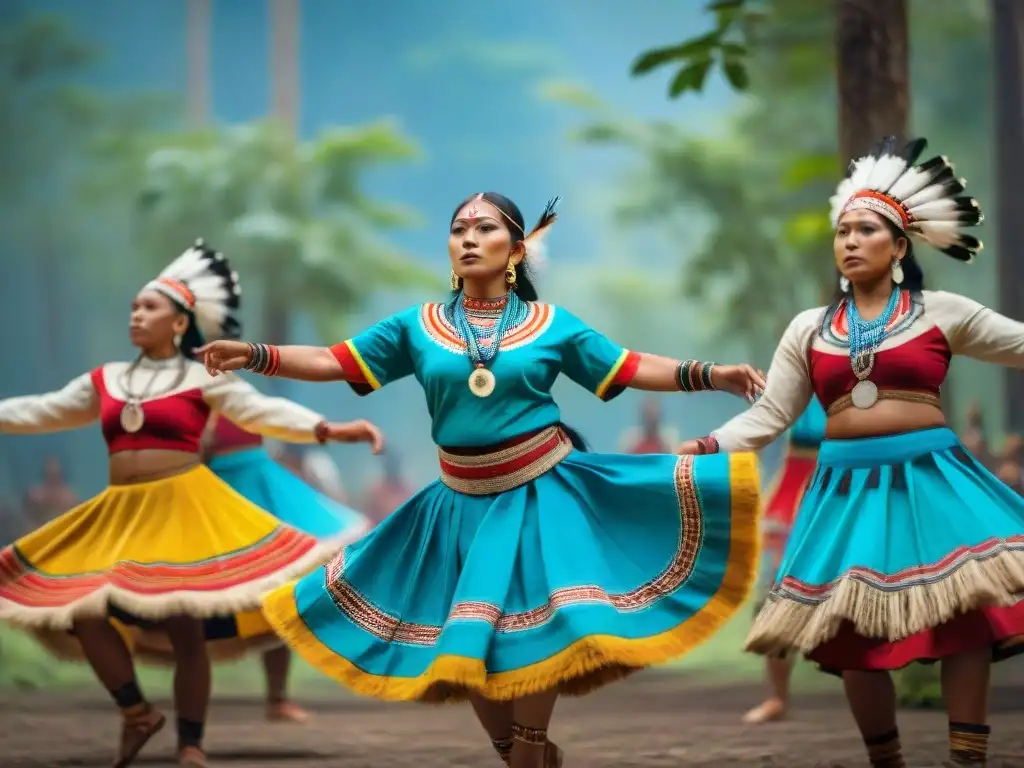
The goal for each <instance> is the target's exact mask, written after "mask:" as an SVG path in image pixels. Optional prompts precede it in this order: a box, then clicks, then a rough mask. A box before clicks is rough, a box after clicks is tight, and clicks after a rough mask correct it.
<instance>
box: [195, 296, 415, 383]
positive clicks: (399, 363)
mask: <svg viewBox="0 0 1024 768" xmlns="http://www.w3.org/2000/svg"><path fill="white" fill-rule="evenodd" d="M415 312H416V310H415V308H413V309H409V310H406V311H404V312H400V313H398V314H396V315H392V316H391V317H389V318H387V319H385V320H382V321H380V322H379V323H377V324H376V325H374V326H371V327H370V328H368V329H367V330H365V331H363V332H362V333H361V334H359V335H358V336H356V337H354V338H351V339H348V340H347V341H343V342H341V343H340V344H335V345H334V346H332V347H300V346H285V347H275V346H272V345H269V344H249V343H247V342H242V341H215V342H213V343H212V344H207V345H206V346H205V347H203V348H202V349H201V350H199V352H200V353H201V354H202V356H203V363H204V365H205V366H206V369H207V371H209V372H210V374H211V375H214V374H217V373H222V372H224V371H238V370H242V369H246V370H250V371H253V372H254V373H260V374H263V375H265V376H284V377H285V378H288V379H298V380H300V381H346V382H348V383H349V385H350V386H351V387H352V389H353V390H355V392H356V393H357V394H360V395H365V394H368V393H369V392H372V391H374V390H375V389H380V388H381V387H383V386H384V385H386V384H388V383H390V382H392V381H398V380H399V379H401V378H403V377H405V376H408V375H409V374H411V373H412V372H413V364H412V358H411V356H410V354H409V348H408V344H407V343H406V334H405V327H406V325H407V324H408V323H409V322H411V321H412V320H413V318H414V315H415Z"/></svg>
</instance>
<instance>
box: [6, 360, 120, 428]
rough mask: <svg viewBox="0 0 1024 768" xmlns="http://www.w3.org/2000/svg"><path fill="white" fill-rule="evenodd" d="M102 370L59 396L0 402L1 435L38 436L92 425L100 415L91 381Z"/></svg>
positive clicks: (83, 377) (77, 381) (72, 384)
mask: <svg viewBox="0 0 1024 768" xmlns="http://www.w3.org/2000/svg"><path fill="white" fill-rule="evenodd" d="M101 370H102V369H98V370H97V372H96V373H95V374H88V373H84V374H82V375H81V376H79V377H78V378H76V379H72V380H71V381H70V382H68V384H67V385H66V386H65V387H64V388H63V389H59V390H57V391H56V392H48V393H47V394H45V395H24V396H22V397H10V398H8V399H6V400H0V434H11V435H35V434H42V433H45V432H62V431H64V430H68V429H76V428H78V427H84V426H85V425H86V424H91V423H92V422H93V421H95V420H96V419H98V418H99V415H100V398H99V395H98V394H97V392H96V387H95V385H94V384H93V381H92V377H93V375H102V373H101Z"/></svg>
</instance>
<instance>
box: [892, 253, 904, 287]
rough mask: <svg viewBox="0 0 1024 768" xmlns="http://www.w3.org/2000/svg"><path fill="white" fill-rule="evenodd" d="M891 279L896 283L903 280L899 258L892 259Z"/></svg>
mask: <svg viewBox="0 0 1024 768" xmlns="http://www.w3.org/2000/svg"><path fill="white" fill-rule="evenodd" d="M892 281H893V282H894V283H896V285H899V284H900V283H902V282H903V263H902V262H901V261H900V260H899V259H893V260H892Z"/></svg>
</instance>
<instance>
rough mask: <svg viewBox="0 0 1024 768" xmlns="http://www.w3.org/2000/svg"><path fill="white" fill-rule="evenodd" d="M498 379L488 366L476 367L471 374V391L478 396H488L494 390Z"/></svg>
mask: <svg viewBox="0 0 1024 768" xmlns="http://www.w3.org/2000/svg"><path fill="white" fill-rule="evenodd" d="M496 382H497V379H495V378H494V374H493V373H491V372H490V371H489V370H487V369H486V368H476V369H474V371H473V372H472V373H471V374H469V391H470V392H472V393H473V394H474V395H476V396H477V397H488V396H489V395H490V394H491V393H492V392H493V391H494V385H495V383H496Z"/></svg>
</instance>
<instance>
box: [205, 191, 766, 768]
mask: <svg viewBox="0 0 1024 768" xmlns="http://www.w3.org/2000/svg"><path fill="white" fill-rule="evenodd" d="M555 202H556V201H552V202H551V203H550V204H549V205H548V207H547V209H545V212H544V215H543V216H542V217H541V220H540V221H539V222H538V224H537V226H536V227H534V229H533V230H532V231H531V232H530V233H529V234H527V233H526V232H525V229H524V223H523V216H522V214H521V213H520V212H519V209H518V208H517V207H516V206H515V204H514V203H512V202H511V201H510V200H508V199H507V198H505V197H503V196H501V195H497V194H494V193H484V194H477V195H473V196H472V197H470V198H469V199H467V200H466V201H465V202H463V203H462V204H460V205H459V206H458V208H457V209H456V211H455V213H454V214H453V216H452V221H451V232H450V236H449V241H448V249H449V256H450V258H451V263H452V275H451V277H452V295H451V298H450V299H448V300H447V301H445V302H443V303H428V304H423V305H421V306H416V307H412V308H410V309H407V310H405V311H402V312H399V313H398V314H396V315H393V316H392V317H389V318H388V319H386V320H383V321H381V322H380V323H378V324H376V325H374V326H373V327H371V328H370V329H368V330H366V331H364V332H363V333H361V334H360V335H358V336H356V337H355V338H353V339H349V340H348V341H346V342H343V343H341V344H338V345H336V346H334V347H332V348H317V347H280V348H276V347H269V346H267V345H261V344H251V345H250V344H244V343H239V342H232V341H221V342H216V343H214V344H211V345H209V346H208V347H207V348H206V351H205V361H206V365H207V368H208V369H209V370H210V371H211V372H213V373H216V372H220V371H228V370H237V369H241V368H247V369H249V370H253V371H256V372H264V371H266V370H267V369H268V366H269V367H270V370H272V371H273V370H276V373H277V374H278V375H281V376H287V377H290V378H295V379H302V380H307V381H339V380H341V381H346V382H348V383H349V385H350V386H351V387H352V388H353V389H354V390H355V391H356V392H358V393H360V394H368V393H370V392H373V391H375V390H377V389H381V388H383V387H385V386H387V385H388V384H390V383H392V382H395V381H397V380H399V379H402V378H404V377H406V376H410V375H412V376H415V377H416V379H417V380H418V381H419V383H420V384H421V385H422V387H423V390H424V392H425V394H426V398H427V405H428V408H429V411H430V414H431V418H432V420H433V426H432V437H433V440H434V442H435V443H436V444H437V445H438V446H439V448H438V454H439V461H440V479H439V480H438V481H435V482H433V483H431V484H430V485H428V486H427V487H426V488H424V489H423V490H421V491H420V492H419V493H417V494H416V495H414V496H413V497H412V498H411V499H409V500H408V501H407V502H406V503H405V504H404V505H402V506H401V507H400V508H399V509H398V510H396V511H395V512H394V513H393V514H392V515H391V516H390V517H388V518H387V519H386V520H385V521H384V522H383V523H382V524H381V525H380V526H378V527H377V528H376V529H375V530H374V531H373V532H371V533H370V534H369V535H367V536H366V537H364V538H363V539H361V540H360V541H357V542H355V543H354V544H351V545H349V546H348V547H347V548H346V549H345V550H344V551H343V552H342V553H341V554H340V555H339V556H338V557H337V558H336V559H335V560H334V561H333V562H331V563H330V564H329V565H328V566H327V567H325V568H321V569H319V570H318V571H316V572H314V573H312V574H311V575H309V576H308V577H306V578H303V579H301V580H300V581H298V582H297V583H295V584H292V585H288V586H287V587H285V588H283V589H281V590H276V591H274V592H272V593H271V594H270V595H268V596H267V597H266V599H265V601H264V604H263V609H264V613H265V615H266V617H267V618H268V620H269V621H270V623H271V625H272V626H273V627H274V628H275V630H276V631H277V632H278V633H279V634H280V636H281V637H282V638H283V639H284V640H285V642H286V643H287V644H288V645H289V646H290V647H291V648H292V649H293V650H294V651H296V652H297V653H299V654H300V655H301V656H303V657H304V658H305V659H306V660H307V661H309V662H310V663H311V664H313V666H315V667H317V668H318V669H320V670H322V671H323V672H325V673H327V674H328V675H330V676H332V677H334V678H335V679H336V680H338V681H340V682H341V683H343V684H344V685H346V686H348V687H350V688H351V689H352V690H354V691H355V692H357V693H360V694H364V695H367V696H373V697H376V698H380V699H388V700H412V701H426V702H436V701H444V700H466V699H468V700H470V701H471V702H472V704H473V706H474V709H475V710H476V713H477V716H478V717H479V719H480V721H481V723H482V725H483V726H484V728H485V729H486V730H487V732H488V734H489V736H490V738H491V739H492V742H493V744H494V747H495V749H496V750H497V751H498V753H499V754H500V755H501V757H502V759H503V760H504V761H505V762H506V763H508V764H510V765H514V766H517V767H519V768H526V767H527V766H557V765H560V764H561V761H562V756H561V751H560V750H559V749H558V748H557V747H555V746H554V745H553V744H551V743H550V742H549V741H548V740H547V728H548V724H549V720H550V718H551V713H552V710H553V708H554V705H555V701H556V699H557V697H558V695H559V694H568V695H580V694H583V693H586V692H588V691H590V690H593V689H595V688H597V687H599V686H601V685H603V684H605V683H608V682H611V681H613V680H616V679H619V678H622V677H624V676H625V675H627V674H629V673H630V672H633V671H636V670H639V669H642V668H644V667H647V666H650V665H652V664H660V663H662V662H665V661H668V660H669V659H672V658H674V657H677V656H681V655H682V654H685V653H687V652H688V651H690V650H691V649H692V648H693V647H694V646H696V645H697V644H698V643H700V642H702V641H703V640H706V639H707V638H708V637H710V636H711V635H712V634H713V633H714V632H715V631H716V630H717V629H718V628H719V627H720V626H721V625H722V624H723V623H724V622H725V621H726V620H728V619H729V617H730V616H732V615H733V614H734V613H735V612H736V610H737V609H738V608H739V607H740V606H741V605H742V604H743V601H744V599H745V598H746V595H747V594H748V592H749V590H750V587H751V584H752V582H753V579H754V574H755V570H756V559H757V549H758V541H757V514H758V509H759V501H760V499H759V490H758V477H757V467H756V459H755V456H754V455H753V454H752V453H748V454H740V455H733V456H710V457H698V458H694V457H677V456H672V455H659V454H650V455H641V456H624V455H616V454H595V453H588V452H586V451H585V450H583V445H582V441H581V440H580V439H579V438H578V436H576V435H575V434H574V433H573V432H572V431H571V430H570V429H568V428H567V427H565V426H564V425H563V424H562V422H561V417H560V414H559V409H558V406H557V405H556V404H555V401H554V399H553V398H552V396H551V387H552V385H553V384H554V382H555V379H556V378H557V377H558V375H559V374H560V373H564V374H565V375H566V376H568V377H569V378H571V379H572V380H573V381H575V382H576V383H578V384H580V385H582V386H583V387H584V388H586V389H588V390H590V391H591V392H592V393H594V394H595V395H597V396H598V397H600V398H602V399H604V400H610V399H612V398H613V397H615V396H616V395H617V394H619V393H620V392H622V391H623V389H625V388H626V387H634V388H637V389H645V390H651V391H664V392H670V391H680V390H684V391H695V390H700V389H720V390H725V391H728V392H731V393H734V394H737V395H740V396H743V397H745V398H747V399H748V400H751V401H752V400H753V399H754V398H755V397H757V396H758V394H759V393H760V391H761V387H763V385H764V380H763V378H762V376H761V374H760V373H759V372H758V371H755V370H754V369H753V368H751V367H750V366H745V365H741V366H717V365H713V364H711V363H699V362H696V361H684V362H679V361H676V360H671V359H668V358H663V357H657V356H654V355H647V354H640V353H637V352H632V351H630V350H626V349H623V348H622V347H620V346H618V345H616V344H614V343H612V342H611V341H609V340H608V339H607V338H606V337H604V336H603V335H601V334H600V333H598V332H597V331H595V330H594V329H592V328H590V327H589V326H587V325H586V324H585V323H584V322H583V321H581V320H579V319H578V318H576V317H574V316H573V315H571V314H570V313H568V312H566V311H565V310H564V309H561V308H559V307H555V306H552V305H549V304H544V303H541V302H539V301H537V294H536V291H535V290H534V288H533V285H532V283H531V281H530V279H529V272H528V270H529V267H530V265H531V264H532V263H534V262H535V260H536V259H537V258H538V251H539V247H540V244H541V238H542V237H543V235H544V233H545V232H546V231H547V229H548V228H549V227H550V225H551V224H552V223H553V221H554V218H555V215H554V203H555Z"/></svg>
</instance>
